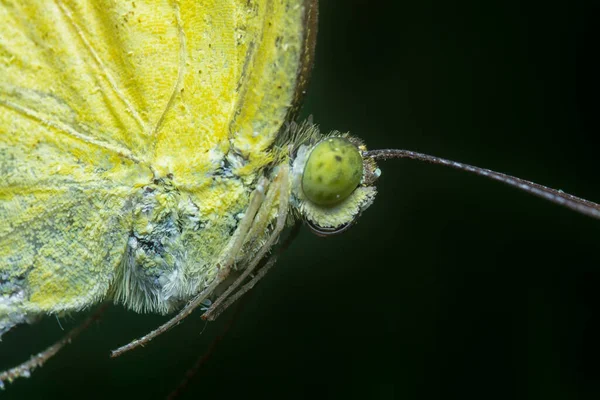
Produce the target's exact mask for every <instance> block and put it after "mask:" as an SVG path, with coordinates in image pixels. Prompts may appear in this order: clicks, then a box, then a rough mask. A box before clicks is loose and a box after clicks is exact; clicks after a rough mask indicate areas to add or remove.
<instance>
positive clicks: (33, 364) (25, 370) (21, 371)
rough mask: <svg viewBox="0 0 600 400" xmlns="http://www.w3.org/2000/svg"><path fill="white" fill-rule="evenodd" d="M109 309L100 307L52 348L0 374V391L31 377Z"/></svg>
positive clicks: (106, 305) (104, 306) (105, 305)
mask: <svg viewBox="0 0 600 400" xmlns="http://www.w3.org/2000/svg"><path fill="white" fill-rule="evenodd" d="M107 307H108V304H104V305H102V306H100V307H99V308H98V309H97V310H96V311H95V312H94V313H93V314H92V315H91V316H90V317H88V318H87V319H86V320H85V321H83V322H82V323H81V324H79V325H78V326H76V327H75V328H73V329H71V331H69V333H67V334H66V335H65V336H63V338H62V339H60V340H59V341H58V342H56V343H54V344H53V345H52V346H50V347H48V348H47V349H46V350H44V351H42V352H41V353H38V354H36V355H34V356H31V358H30V359H29V360H28V361H25V362H24V363H22V364H20V365H17V366H16V367H14V368H11V369H7V370H6V371H2V372H0V389H3V388H4V382H9V383H12V382H13V381H14V380H15V379H17V378H29V377H30V376H31V372H32V371H33V370H34V369H36V368H39V367H41V366H42V365H44V364H45V363H46V361H48V360H49V359H50V358H52V357H53V356H54V355H55V354H56V353H58V352H59V351H60V350H61V349H62V348H63V347H65V346H66V345H67V344H69V343H71V341H72V340H73V339H75V338H76V337H77V336H79V334H80V333H81V332H83V331H85V330H86V329H87V328H89V327H90V325H92V324H93V323H94V322H95V321H97V320H99V319H100V317H101V316H102V314H103V313H104V311H105V310H106V308H107Z"/></svg>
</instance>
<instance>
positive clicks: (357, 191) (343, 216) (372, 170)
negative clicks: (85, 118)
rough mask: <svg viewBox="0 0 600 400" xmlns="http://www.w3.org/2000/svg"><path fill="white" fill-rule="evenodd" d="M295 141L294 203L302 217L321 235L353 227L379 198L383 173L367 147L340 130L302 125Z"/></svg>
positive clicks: (293, 169)
mask: <svg viewBox="0 0 600 400" xmlns="http://www.w3.org/2000/svg"><path fill="white" fill-rule="evenodd" d="M298 129H299V132H298V133H297V134H296V135H294V137H293V140H292V141H291V143H292V144H291V147H292V149H293V150H292V155H293V160H292V201H291V204H292V206H293V208H294V210H295V211H296V213H297V214H299V216H300V217H301V218H302V219H304V221H306V223H307V225H308V226H309V227H310V229H311V230H312V231H313V232H314V233H316V234H318V235H321V236H329V235H333V234H337V233H340V232H343V231H345V230H346V229H348V228H349V227H350V226H351V225H352V224H353V223H354V222H355V221H356V219H357V218H358V217H359V216H360V214H361V213H362V211H364V210H365V209H366V208H367V207H369V206H370V205H371V204H372V203H373V200H374V198H375V194H376V189H375V186H374V183H375V180H376V179H377V177H378V176H379V174H380V171H379V169H378V168H377V165H376V164H375V162H374V161H373V160H372V159H371V158H365V157H363V153H364V152H365V151H366V148H365V146H364V144H363V143H362V142H361V141H360V140H359V139H357V138H354V137H351V136H349V135H347V134H342V133H340V132H332V133H330V134H328V135H321V134H320V133H318V130H317V128H316V127H315V126H314V125H308V124H305V125H303V126H300V127H299V128H298Z"/></svg>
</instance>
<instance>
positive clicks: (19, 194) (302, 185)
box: [0, 0, 598, 353]
mask: <svg viewBox="0 0 600 400" xmlns="http://www.w3.org/2000/svg"><path fill="white" fill-rule="evenodd" d="M316 10H317V4H316V1H291V0H290V1H283V2H268V1H254V2H252V1H243V2H239V1H235V2H233V1H232V2H227V1H203V2H177V1H163V2H142V1H135V2H133V1H132V2H105V3H101V2H84V1H57V2H52V3H51V2H45V1H39V2H17V1H15V2H3V3H2V4H1V5H0V26H3V27H6V28H4V29H3V31H2V36H1V37H0V40H1V41H0V45H1V47H0V48H1V50H2V52H0V57H1V58H0V68H1V69H0V129H1V130H0V135H1V136H0V138H1V139H0V179H1V180H0V201H1V202H0V219H1V220H3V221H4V222H3V224H2V226H1V227H0V229H1V231H0V272H1V275H0V279H1V280H0V290H1V292H0V294H2V296H3V297H2V299H1V300H0V335H1V334H2V333H4V332H7V331H8V330H9V329H11V328H12V327H14V326H16V325H18V324H21V323H24V322H32V321H34V320H36V319H38V318H40V317H42V316H44V315H48V314H50V315H62V314H64V313H69V312H73V311H78V310H81V309H85V308H87V307H89V306H91V305H93V304H96V303H98V302H100V301H103V300H110V301H115V302H118V303H122V304H123V305H124V306H125V307H127V308H130V309H133V310H134V311H138V312H146V311H149V312H157V313H169V312H173V311H176V310H178V309H182V310H181V311H180V313H179V314H178V315H177V316H176V317H175V318H174V319H172V320H171V321H170V322H168V323H167V324H165V325H163V326H161V327H160V328H158V329H157V330H156V331H154V332H152V333H151V334H149V335H147V336H146V337H144V338H142V339H141V342H146V341H148V340H150V339H151V338H153V337H154V336H155V335H157V334H159V333H161V332H163V331H165V330H166V329H168V328H169V327H171V326H172V325H174V324H175V323H177V322H179V321H180V320H181V318H183V317H185V316H187V315H188V314H189V313H190V312H191V311H193V310H194V309H195V308H197V307H198V306H199V305H201V304H208V303H206V300H207V298H209V297H210V298H212V300H213V302H212V303H211V304H210V306H209V309H208V311H207V313H206V314H205V315H206V316H207V317H213V316H216V315H218V314H219V313H220V312H221V311H222V310H223V309H224V308H225V307H226V306H227V305H228V304H229V303H230V302H231V301H233V300H235V299H237V297H238V296H239V295H240V294H242V293H243V292H244V291H246V290H247V288H250V287H251V286H252V285H254V283H255V282H256V281H257V280H258V279H259V278H260V277H262V276H263V275H264V272H266V271H267V270H268V268H269V267H270V266H271V265H272V262H271V261H273V260H274V258H269V256H268V252H269V250H270V249H271V248H272V246H273V245H274V244H275V243H276V242H277V240H278V238H279V236H280V234H281V232H282V231H283V229H284V228H285V225H286V223H291V222H292V220H300V219H302V220H305V221H306V222H307V224H308V225H309V226H310V227H311V229H312V230H314V231H315V232H317V233H319V234H322V235H329V234H332V233H337V232H339V231H343V230H345V229H346V228H348V227H349V226H350V225H351V224H352V222H354V220H355V218H356V217H357V216H358V215H359V214H360V213H361V212H362V211H363V210H365V209H366V208H367V207H368V206H369V205H370V204H371V203H372V201H373V199H374V195H375V188H374V186H373V183H374V182H375V180H376V178H377V177H378V175H379V173H380V171H379V170H378V168H377V166H376V165H375V160H376V159H385V158H390V157H411V158H418V159H422V160H425V161H431V162H435V163H441V164H446V165H449V166H451V167H456V168H459V169H463V170H468V171H471V172H476V173H478V174H482V175H486V176H489V177H491V178H494V179H497V180H500V181H503V182H505V183H509V184H511V185H514V186H517V187H521V188H522V189H525V190H527V191H529V192H532V193H534V194H537V195H540V196H542V197H546V198H548V199H549V200H551V201H554V202H558V203H560V204H564V205H567V206H569V207H571V208H574V209H576V210H578V211H582V212H584V213H588V214H589V215H592V216H596V217H597V216H598V211H597V206H596V205H595V204H592V203H589V202H585V201H583V200H581V199H576V198H573V197H571V196H568V195H565V194H562V193H560V192H557V191H553V190H551V189H548V188H544V187H539V186H537V185H535V184H533V183H531V182H526V181H522V180H519V179H517V178H512V177H508V176H506V175H502V174H498V173H495V172H492V171H487V170H481V169H478V168H475V167H470V166H466V165H464V164H459V163H454V162H449V161H446V160H443V159H439V158H435V157H430V156H426V155H422V154H418V153H412V152H405V151H396V150H382V151H367V149H366V148H365V147H364V145H363V144H362V142H361V141H359V140H357V139H355V138H352V137H349V136H347V135H342V134H339V133H333V134H330V135H322V134H321V133H320V132H319V131H318V129H317V128H316V127H315V126H314V125H312V124H298V125H296V124H286V122H289V121H293V120H294V117H295V116H296V113H297V107H298V106H299V104H300V101H301V98H302V97H303V94H304V92H305V89H306V84H307V80H308V76H309V74H310V69H311V66H312V61H313V60H312V52H313V49H314V40H315V35H316ZM320 171H325V172H326V173H327V175H321V174H320ZM261 262H262V263H263V264H262V265H261ZM259 268H260V269H259ZM254 273H256V275H254ZM232 278H234V279H233V280H232ZM217 291H224V293H221V294H220V296H218V297H215V296H214V294H215V293H217ZM138 343H140V342H138V341H134V342H132V343H131V344H129V345H127V346H124V347H123V348H121V349H119V350H118V353H120V352H122V351H125V350H128V349H130V348H133V347H134V346H136V345H137V344H138Z"/></svg>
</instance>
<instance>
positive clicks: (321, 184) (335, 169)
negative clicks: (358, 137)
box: [302, 137, 363, 206]
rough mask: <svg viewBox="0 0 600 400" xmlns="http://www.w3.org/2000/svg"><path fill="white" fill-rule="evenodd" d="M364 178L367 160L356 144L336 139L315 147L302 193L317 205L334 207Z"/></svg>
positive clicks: (326, 140)
mask: <svg viewBox="0 0 600 400" xmlns="http://www.w3.org/2000/svg"><path fill="white" fill-rule="evenodd" d="M362 175H363V160H362V156H361V155H360V153H359V151H358V149H357V148H356V146H355V145H353V144H352V143H350V141H348V140H347V139H344V138H341V137H333V138H329V139H325V140H323V141H321V142H319V143H317V145H316V146H315V148H314V149H313V150H312V152H311V153H310V155H309V156H308V161H307V162H306V166H305V167H304V173H303V174H302V190H303V191H304V195H305V196H306V197H307V198H308V199H309V200H310V201H312V202H313V203H315V204H318V205H320V206H331V205H334V204H336V203H339V202H340V201H342V200H344V199H346V198H347V197H348V196H350V194H351V193H352V192H353V191H354V189H356V187H357V186H358V184H359V183H360V180H361V178H362Z"/></svg>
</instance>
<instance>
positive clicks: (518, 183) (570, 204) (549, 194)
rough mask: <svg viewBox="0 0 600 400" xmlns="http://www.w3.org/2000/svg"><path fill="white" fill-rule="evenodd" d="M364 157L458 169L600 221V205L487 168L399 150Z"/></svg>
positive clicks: (378, 151) (384, 150) (376, 151)
mask: <svg viewBox="0 0 600 400" xmlns="http://www.w3.org/2000/svg"><path fill="white" fill-rule="evenodd" d="M362 155H363V157H365V158H370V159H372V160H389V159H392V158H410V159H413V160H419V161H425V162H428V163H431V164H439V165H444V166H446V167H450V168H454V169H458V170H461V171H467V172H471V173H473V174H475V175H479V176H485V177H487V178H490V179H493V180H495V181H498V182H502V183H505V184H507V185H509V186H512V187H515V188H517V189H520V190H522V191H524V192H527V193H531V194H533V195H534V196H538V197H541V198H543V199H546V200H548V201H551V202H552V203H555V204H559V205H561V206H564V207H567V208H570V209H571V210H574V211H577V212H579V213H581V214H584V215H587V216H590V217H593V218H596V219H600V204H596V203H594V202H592V201H588V200H585V199H582V198H580V197H577V196H573V195H570V194H568V193H565V192H563V191H562V190H556V189H552V188H549V187H546V186H543V185H538V184H537V183H534V182H530V181H527V180H525V179H521V178H516V177H514V176H510V175H506V174H502V173H500V172H495V171H492V170H489V169H485V168H479V167H474V166H472V165H468V164H463V163H460V162H456V161H450V160H446V159H444V158H439V157H434V156H430V155H428V154H423V153H417V152H414V151H410V150H397V149H382V150H369V151H364V152H363V153H362Z"/></svg>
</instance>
